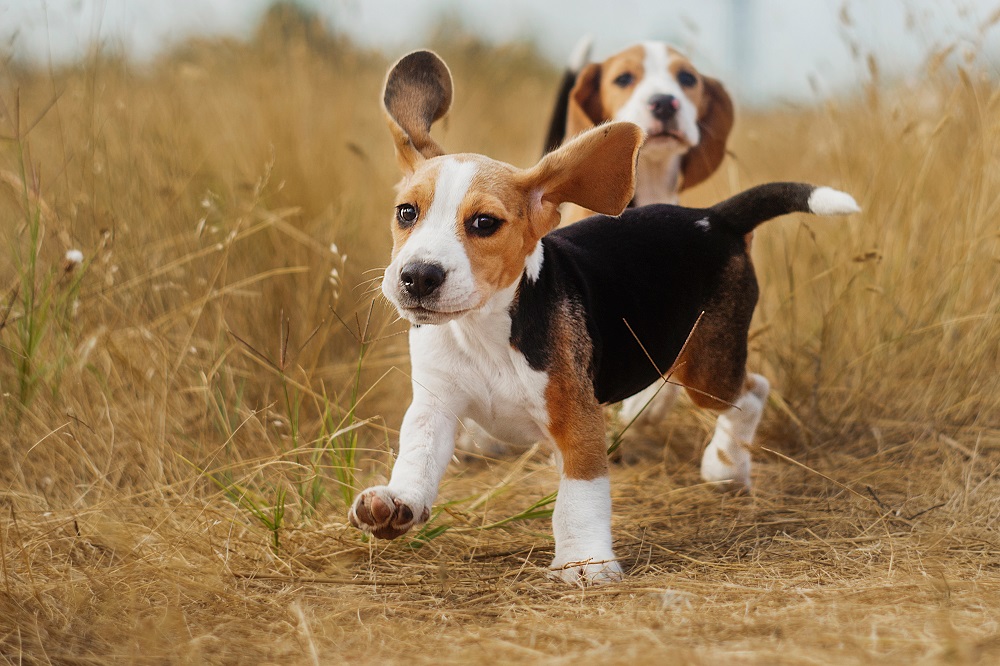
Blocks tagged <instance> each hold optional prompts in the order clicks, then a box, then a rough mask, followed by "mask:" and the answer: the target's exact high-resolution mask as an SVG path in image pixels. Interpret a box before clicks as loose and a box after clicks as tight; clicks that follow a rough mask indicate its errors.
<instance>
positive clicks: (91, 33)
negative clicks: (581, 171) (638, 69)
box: [0, 0, 1000, 106]
mask: <svg viewBox="0 0 1000 666" xmlns="http://www.w3.org/2000/svg"><path fill="white" fill-rule="evenodd" d="M273 4H274V3H273V1H272V0H212V1H210V2H205V1H202V0H177V1H175V2H170V3H163V2H155V1H152V0H139V1H137V2H123V1H120V0H119V1H116V0H5V2H4V3H0V42H5V43H7V44H8V46H9V48H10V49H11V50H12V52H13V53H14V54H15V55H16V56H17V57H19V58H23V59H26V60H28V61H31V62H36V63H39V62H43V63H44V62H53V63H56V64H59V63H66V62H70V61H73V60H79V59H80V58H81V57H82V56H83V55H84V54H86V53H87V52H88V51H89V50H90V49H93V48H96V47H100V48H105V49H111V50H116V51H122V52H124V53H126V54H128V55H129V56H130V57H133V58H135V59H137V60H138V61H140V62H148V61H149V60H150V59H152V58H154V57H155V56H156V55H158V54H160V53H162V52H163V51H164V49H166V48H169V47H170V46H171V45H175V44H177V43H179V42H181V41H183V40H185V39H188V38H191V37H196V36H197V37H209V36H228V37H234V38H246V37H248V36H249V35H250V34H251V32H252V31H253V29H254V27H255V26H256V25H257V24H258V22H259V21H260V19H261V17H262V16H263V15H264V13H265V12H266V11H267V9H268V7H270V6H271V5H273ZM294 4H296V5H297V6H299V7H301V8H303V9H304V10H308V11H310V12H314V13H315V14H316V16H317V17H318V18H319V19H320V20H321V21H322V23H323V25H324V26H325V28H326V29H328V30H330V31H331V32H334V33H337V34H342V35H345V36H349V37H350V38H351V39H353V40H355V41H356V42H358V43H359V44H363V45H364V46H366V47H370V48H374V49H378V50H380V51H382V52H384V53H387V54H391V55H396V54H398V53H401V52H403V51H404V50H406V49H411V48H415V47H417V46H420V45H421V44H423V43H425V42H426V41H427V40H428V39H429V38H430V37H431V36H432V35H433V34H434V33H435V31H437V30H439V26H440V25H441V24H442V22H446V23H451V24H452V25H460V26H462V28H463V29H464V30H465V31H467V32H468V33H469V34H471V35H475V36H476V38H477V39H480V40H482V41H483V42H484V43H487V44H502V43H509V42H523V43H531V44H533V45H535V46H536V47H537V49H538V50H539V52H540V53H541V54H542V55H543V56H544V57H545V58H546V59H548V60H549V61H550V62H553V63H555V64H561V63H562V62H563V61H564V60H565V58H566V57H567V56H568V54H569V53H570V51H571V49H572V47H573V45H574V44H575V43H576V41H577V40H578V39H579V38H580V37H581V36H582V35H585V34H592V35H594V36H595V38H596V44H595V59H598V60H602V59H604V57H606V56H607V55H610V54H611V53H613V52H615V51H617V50H619V49H621V48H623V47H625V46H627V45H629V44H631V43H633V42H636V41H640V40H645V39H655V40H662V41H666V42H668V43H671V44H674V45H675V46H677V47H679V48H680V49H681V50H682V51H684V52H686V53H687V54H688V55H689V56H691V57H693V58H694V60H695V62H696V64H697V65H698V66H699V67H701V68H702V69H704V70H705V71H709V72H712V73H713V74H714V75H716V76H717V77H719V78H721V79H723V80H724V81H726V82H727V83H728V84H729V86H730V89H731V90H732V91H734V92H735V93H736V94H737V95H738V97H739V99H740V101H741V102H742V103H743V104H744V105H748V104H752V105H755V106H766V105H772V104H776V103H780V102H782V101H797V102H803V101H813V102H815V101H817V100H819V99H822V98H824V97H827V96H830V95H850V94H851V91H852V90H854V89H856V86H857V83H858V80H859V78H864V77H865V76H867V67H866V65H865V63H864V60H865V58H867V57H872V58H874V59H876V60H877V61H878V63H879V65H880V67H881V68H882V70H883V73H884V74H885V75H887V76H889V77H892V78H910V79H912V78H913V77H916V76H919V68H920V65H921V63H922V61H923V60H924V59H925V58H926V57H927V54H928V53H931V52H935V51H938V50H939V49H941V48H944V47H948V48H951V49H953V52H952V54H951V55H952V58H953V59H954V60H955V61H956V62H961V61H965V62H967V63H968V62H969V61H973V60H975V61H979V64H981V65H982V66H985V67H988V68H990V69H992V70H993V71H996V64H997V62H998V57H1000V31H996V30H992V31H991V30H988V28H989V27H990V26H992V24H993V23H994V22H995V21H996V18H997V16H996V12H997V11H1000V9H998V6H997V3H996V2H995V1H994V0H888V1H886V2H864V1H862V0H806V1H803V2H795V1H790V0H707V1H705V2H685V1H683V0H662V1H660V2H646V1H643V0H620V1H619V2H596V1H587V2H576V1H574V0H549V1H547V2H534V1H532V0H510V1H509V2H503V3H497V2H485V1H482V0H473V1H471V2H469V1H465V2H462V1H459V0H426V1H424V2H410V1H408V0H364V1H362V0H299V1H298V2H296V3H294Z"/></svg>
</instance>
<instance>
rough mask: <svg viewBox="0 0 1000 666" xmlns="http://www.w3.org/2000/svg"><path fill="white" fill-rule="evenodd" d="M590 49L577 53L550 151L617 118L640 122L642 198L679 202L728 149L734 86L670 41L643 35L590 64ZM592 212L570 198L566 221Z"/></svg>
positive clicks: (638, 195)
mask: <svg viewBox="0 0 1000 666" xmlns="http://www.w3.org/2000/svg"><path fill="white" fill-rule="evenodd" d="M589 51H590V44H589V41H586V40H585V41H583V42H581V44H580V45H579V46H578V47H577V49H576V53H575V54H574V56H573V57H572V58H571V61H570V69H569V71H567V74H566V77H565V78H564V80H563V85H562V88H561V90H560V94H559V97H558V99H557V100H556V108H555V111H554V113H553V117H552V122H551V123H550V128H549V134H548V137H547V138H546V146H545V147H546V151H548V150H552V149H554V148H555V147H557V146H558V145H560V144H561V143H562V141H563V139H564V138H565V137H573V136H576V135H577V134H579V133H580V132H582V131H584V130H586V129H589V128H591V127H594V126H595V125H599V124H600V123H603V122H606V121H609V120H621V121H628V122H632V123H635V124H636V125H638V126H639V127H641V128H642V130H643V134H644V135H645V141H644V143H643V146H642V148H641V149H640V151H639V163H638V166H637V167H636V188H635V198H634V201H633V203H634V205H636V206H645V205H647V204H651V203H677V201H678V193H679V192H680V191H681V190H683V189H686V188H689V187H693V186H694V185H697V184H698V183H701V182H702V181H704V180H706V179H707V178H708V177H709V176H711V175H712V173H714V172H715V170H716V169H717V168H718V167H719V164H721V163H722V158H723V157H725V154H726V141H727V139H728V138H729V132H730V131H731V130H732V127H733V104H732V101H731V100H730V98H729V95H728V93H727V92H726V89H725V88H724V87H723V85H722V84H721V83H720V82H719V81H717V80H716V79H713V78H710V77H707V76H704V75H703V74H701V73H700V72H698V70H697V69H696V68H695V67H694V65H692V64H691V61H690V60H688V59H687V58H686V57H685V56H684V55H682V54H681V53H679V52H678V51H676V50H675V49H673V48H672V47H670V46H667V45H666V44H664V43H663V42H643V43H641V44H636V45H635V46H630V47H629V48H627V49H625V50H624V51H621V52H620V53H616V54H615V55H613V56H611V57H610V58H608V59H607V60H605V61H604V62H600V63H587V64H584V63H586V61H587V59H588V57H589ZM577 72H578V73H577ZM590 214H591V211H589V210H585V209H581V208H579V207H576V206H567V207H566V210H564V211H563V224H569V223H570V222H574V221H576V220H579V219H581V218H584V217H586V216H587V215H590Z"/></svg>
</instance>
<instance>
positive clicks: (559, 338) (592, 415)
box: [545, 301, 608, 481]
mask: <svg viewBox="0 0 1000 666" xmlns="http://www.w3.org/2000/svg"><path fill="white" fill-rule="evenodd" d="M552 335H553V343H554V344H553V349H554V353H555V358H553V360H552V365H551V366H550V368H549V370H548V376H549V382H548V385H547V386H546V387H545V406H546V408H547V410H548V414H549V434H550V435H551V436H552V441H553V442H554V443H555V444H556V446H557V447H558V448H559V453H560V454H561V455H562V463H563V475H564V476H565V477H566V478H570V479H581V480H584V481H588V480H590V479H596V478H598V477H601V476H607V474H608V456H607V448H606V444H605V441H604V411H603V410H602V409H601V406H600V405H599V404H598V402H597V398H595V397H594V387H593V385H592V383H591V380H590V377H589V375H588V368H589V367H590V358H591V352H592V349H591V347H592V343H591V341H590V338H589V337H587V335H586V326H585V324H584V323H583V313H582V312H578V311H574V307H573V306H572V305H571V304H570V303H568V302H565V301H564V302H563V303H561V304H559V309H558V311H557V315H556V317H554V321H553V330H552Z"/></svg>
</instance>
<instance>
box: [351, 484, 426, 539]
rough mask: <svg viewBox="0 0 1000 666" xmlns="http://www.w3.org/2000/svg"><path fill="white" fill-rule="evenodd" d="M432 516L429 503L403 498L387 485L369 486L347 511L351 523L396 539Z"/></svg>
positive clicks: (385, 537)
mask: <svg viewBox="0 0 1000 666" xmlns="http://www.w3.org/2000/svg"><path fill="white" fill-rule="evenodd" d="M430 517H431V508H430V507H429V506H426V505H424V504H423V503H421V502H415V501H412V500H403V499H401V498H400V497H399V496H398V495H397V494H396V493H394V492H393V491H391V490H389V488H388V487H387V486H375V487H373V488H368V489H367V490H365V491H364V492H362V493H361V494H360V495H358V496H357V498H356V499H355V500H354V505H353V506H351V509H350V511H348V512H347V519H348V520H350V521H351V525H354V526H355V527H357V528H358V529H361V530H364V531H365V532H367V533H369V534H373V535H375V536H377V537H378V538H379V539H395V538H396V537H398V536H401V535H403V534H406V533H407V532H408V531H409V530H410V528H411V527H413V526H414V525H420V524H423V523H426V522H427V519H428V518H430Z"/></svg>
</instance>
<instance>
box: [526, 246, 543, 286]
mask: <svg viewBox="0 0 1000 666" xmlns="http://www.w3.org/2000/svg"><path fill="white" fill-rule="evenodd" d="M544 254H545V246H544V245H542V241H541V240H539V241H538V245H536V246H535V249H534V250H532V252H531V254H529V255H528V258H527V259H526V260H525V262H524V274H525V276H527V278H528V282H534V281H535V280H537V279H538V276H539V275H540V274H541V272H542V260H543V259H545V257H544V256H543V255H544Z"/></svg>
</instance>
